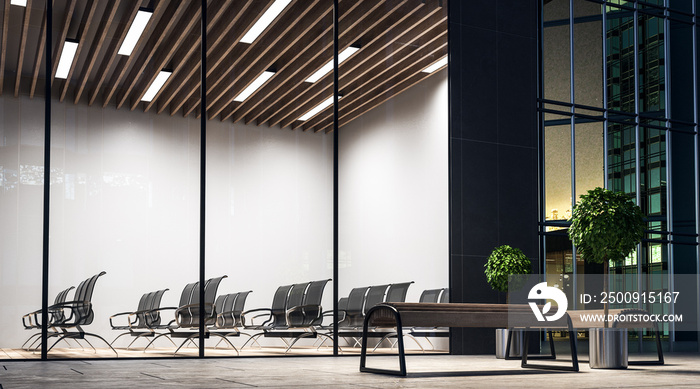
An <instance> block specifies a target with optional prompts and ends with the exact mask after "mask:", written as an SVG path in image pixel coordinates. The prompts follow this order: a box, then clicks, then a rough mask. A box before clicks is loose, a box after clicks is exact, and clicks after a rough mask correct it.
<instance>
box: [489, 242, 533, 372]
mask: <svg viewBox="0 0 700 389" xmlns="http://www.w3.org/2000/svg"><path fill="white" fill-rule="evenodd" d="M484 267H485V268H486V270H485V271H484V273H485V274H486V281H487V282H488V283H489V285H491V287H492V288H493V289H494V290H497V291H499V292H505V293H507V292H508V277H509V276H510V275H516V274H530V273H532V262H531V261H530V259H529V258H528V257H527V256H526V255H525V254H524V253H523V252H522V251H521V250H520V249H517V248H514V247H510V246H508V245H503V246H499V247H496V248H495V249H493V251H492V252H491V255H489V258H488V260H487V261H486V265H484ZM508 336H509V332H508V329H501V328H499V329H497V330H496V358H505V355H506V345H507V344H508V343H507V342H508ZM522 345H523V332H522V331H520V330H519V331H518V333H517V334H515V335H514V336H513V341H512V342H511V347H510V353H509V354H510V355H511V356H520V355H522V354H521V352H522Z"/></svg>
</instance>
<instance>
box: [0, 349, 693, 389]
mask: <svg viewBox="0 0 700 389" xmlns="http://www.w3.org/2000/svg"><path fill="white" fill-rule="evenodd" d="M368 360H369V361H370V362H369V363H371V364H372V365H373V366H375V367H379V365H382V366H381V367H393V366H389V365H393V364H395V363H396V358H395V357H391V356H375V357H370V358H369V359H368ZM369 363H368V364H369ZM407 365H408V371H409V375H408V377H405V378H404V377H392V376H385V375H375V374H368V373H360V372H359V371H358V367H359V358H358V357H356V356H349V357H338V358H333V357H279V358H230V359H214V358H212V359H179V360H174V359H162V360H160V359H159V360H152V359H150V360H105V361H99V360H85V361H48V362H41V361H36V362H34V361H32V362H13V361H0V388H1V389H13V388H72V389H80V388H153V387H179V388H253V387H258V388H483V387H498V388H501V387H502V388H548V387H552V388H566V389H569V388H601V387H614V388H642V387H643V388H658V387H670V386H673V387H688V388H693V387H694V388H697V387H700V354H668V355H666V364H665V365H664V366H631V367H630V368H628V369H627V370H591V369H589V368H588V364H587V363H583V364H581V371H580V372H579V373H568V372H557V371H544V370H533V369H522V368H520V362H519V361H504V360H496V359H495V358H494V357H493V356H450V355H413V356H409V357H408V360H407Z"/></svg>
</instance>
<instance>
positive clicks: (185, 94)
mask: <svg viewBox="0 0 700 389" xmlns="http://www.w3.org/2000/svg"><path fill="white" fill-rule="evenodd" d="M271 4H272V0H269V1H268V3H265V2H262V1H259V0H253V1H252V4H250V5H252V6H253V7H250V8H245V9H243V10H242V11H241V13H239V14H238V15H237V16H240V19H239V22H238V23H235V24H234V26H235V27H236V28H235V29H234V31H233V33H232V34H231V35H230V40H229V41H227V43H228V44H225V45H221V46H220V47H219V48H218V49H217V50H216V51H214V52H213V53H212V54H211V55H210V54H209V53H208V52H207V58H209V57H211V59H212V61H211V63H210V62H209V61H207V80H209V79H211V80H216V78H217V77H220V76H221V74H223V70H220V69H219V65H221V64H222V63H225V60H228V59H229V57H235V55H236V54H235V53H236V52H234V49H236V50H239V51H242V50H243V49H242V48H241V46H242V44H239V40H240V39H241V38H242V37H243V35H244V34H245V33H246V32H247V31H248V29H250V27H251V26H252V25H253V24H254V23H255V22H256V21H257V20H258V18H259V17H260V13H259V12H256V11H255V10H256V9H257V8H260V9H263V8H264V9H266V8H267V6H269V5H271ZM207 51H209V50H207ZM197 66H199V65H197ZM194 70H196V69H194ZM194 70H193V71H194ZM215 72H216V73H215ZM219 73H221V74H219ZM192 77H193V78H196V79H197V80H196V83H195V84H194V85H191V84H189V83H188V85H190V88H188V89H184V90H180V91H179V92H178V97H177V98H175V99H174V102H173V103H172V104H171V107H170V115H174V114H175V113H176V112H177V111H178V110H179V109H180V108H182V106H183V105H184V104H185V102H186V101H187V100H188V99H189V98H190V97H192V96H193V95H194V94H195V93H197V92H198V91H199V87H200V80H199V76H197V75H194V76H192ZM208 87H209V88H211V87H212V86H210V85H208ZM162 109H165V107H163V108H162ZM162 109H161V107H159V108H158V112H159V113H160V112H162Z"/></svg>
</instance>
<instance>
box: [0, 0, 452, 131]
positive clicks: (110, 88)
mask: <svg viewBox="0 0 700 389" xmlns="http://www.w3.org/2000/svg"><path fill="white" fill-rule="evenodd" d="M53 1H54V14H53V28H54V31H53V39H54V41H53V45H52V47H53V49H52V52H53V66H52V69H51V73H50V74H51V77H52V86H53V93H54V98H57V99H59V100H60V101H61V102H65V103H72V104H88V105H93V104H100V105H101V106H103V107H107V106H109V105H111V106H115V107H116V108H118V109H130V110H135V109H139V110H143V111H145V112H152V113H153V114H169V115H183V116H189V115H195V116H197V117H199V115H201V107H200V98H199V86H200V77H201V76H200V71H199V69H200V58H201V54H200V28H201V27H200V23H199V19H200V12H201V10H200V7H199V1H196V0H195V1H188V0H186V1H176V0H150V1H149V0H110V1H100V0H53ZM0 2H2V4H1V5H0V7H1V8H2V9H0V11H1V12H2V14H1V15H0V22H2V26H1V33H2V36H1V38H0V41H1V43H2V52H1V54H0V93H3V92H4V93H13V94H14V96H18V95H19V94H26V95H29V96H30V97H34V96H35V95H39V94H40V93H41V92H42V91H43V88H42V87H41V85H43V82H44V80H45V77H46V70H45V68H44V62H45V60H44V59H43V55H44V53H45V44H46V42H45V39H44V38H45V34H44V28H45V21H46V9H45V4H46V1H44V0H28V1H27V7H26V8H23V7H18V6H11V5H10V0H0ZM272 3H273V0H210V1H209V6H208V20H209V22H208V24H207V38H208V47H207V64H208V69H207V90H208V92H207V107H206V112H207V116H208V118H209V119H210V120H215V119H216V120H222V121H224V120H230V121H233V122H234V123H237V122H242V123H246V124H248V123H253V124H256V125H267V126H280V128H289V129H292V130H294V129H300V130H303V131H307V130H312V131H316V132H318V131H325V132H330V131H332V128H333V127H332V124H333V110H332V107H329V108H327V109H325V110H323V111H322V112H320V113H319V114H317V115H316V116H314V117H312V118H310V119H309V120H306V121H301V120H298V119H299V117H301V116H302V115H303V114H305V113H306V112H308V111H309V110H311V109H312V108H314V107H316V106H317V105H318V104H320V103H321V102H323V101H325V100H327V99H328V98H330V97H331V96H332V93H333V73H332V72H330V73H328V74H327V75H325V76H324V77H323V78H321V79H320V80H318V81H316V82H314V83H308V82H305V80H306V79H307V78H308V77H309V76H310V75H311V74H313V73H314V72H315V71H316V70H318V69H319V68H320V67H321V66H323V65H324V64H326V63H327V62H328V61H330V60H332V58H333V28H332V11H333V9H332V8H333V6H332V1H330V0H292V1H291V3H290V4H289V5H288V6H287V7H286V8H285V9H284V11H283V12H282V13H281V14H280V15H279V16H278V17H277V18H276V19H275V20H274V22H273V23H272V24H271V25H270V27H268V28H267V29H266V30H265V31H264V32H263V33H262V34H261V35H260V36H259V37H258V38H257V39H256V40H255V41H254V42H253V43H252V44H247V43H241V42H239V40H240V39H241V37H242V36H243V35H244V34H245V33H246V32H247V31H248V30H249V28H250V27H251V26H252V25H253V24H254V23H255V22H256V21H257V20H258V18H259V17H260V16H261V15H262V14H263V12H264V11H265V10H266V9H267V8H268V7H269V6H270V5H271V4H272ZM445 4H446V1H442V0H385V1H378V0H340V7H341V13H340V33H339V43H340V51H342V50H344V49H345V48H347V47H349V46H354V47H359V48H360V50H359V51H357V52H356V53H355V54H354V55H352V56H351V57H350V58H349V59H347V60H346V61H345V62H343V63H342V64H341V65H340V94H341V95H342V99H341V100H340V111H339V114H340V123H339V124H340V125H341V126H343V125H345V124H347V123H350V122H351V121H352V120H354V119H355V118H358V117H360V116H361V115H362V114H363V113H364V112H367V111H368V110H370V109H372V108H374V107H376V106H377V105H379V104H381V103H383V102H385V101H387V100H388V99H390V98H392V97H393V96H395V95H397V94H399V93H401V92H403V91H404V90H406V89H408V88H410V87H411V86H413V85H415V84H417V83H419V82H420V81H422V80H423V79H425V78H427V77H429V76H430V75H431V74H428V73H423V72H421V71H422V70H423V69H425V68H426V67H427V66H429V65H431V64H432V63H434V62H436V61H437V60H439V59H441V58H442V57H444V56H446V55H447V9H446V7H445ZM139 7H148V8H150V9H151V10H153V16H152V17H151V20H150V21H149V24H148V26H147V28H146V30H145V31H144V33H143V35H142V36H141V38H140V39H139V42H138V43H137V45H136V48H135V49H134V52H133V53H132V54H131V55H130V56H122V55H118V54H117V51H118V50H119V47H120V46H121V43H122V41H123V39H124V37H125V36H126V33H127V32H128V29H129V27H130V25H131V21H132V20H133V19H134V17H135V15H136V12H137V11H138V9H139ZM66 39H73V40H75V41H77V42H78V43H79V44H78V50H77V54H76V56H75V59H74V61H73V64H72V66H71V69H70V72H69V75H68V79H67V80H62V79H56V78H55V75H56V70H57V67H58V62H59V58H60V56H61V50H62V48H63V42H64V41H65V40H66ZM162 69H168V70H171V71H172V72H173V74H172V76H171V77H170V78H169V79H168V81H167V83H166V84H165V85H164V87H163V88H161V90H160V92H159V93H158V94H157V95H156V97H155V99H153V101H151V102H148V103H146V102H142V101H141V99H142V97H143V96H144V94H145V93H146V90H147V89H148V87H149V86H150V85H151V83H152V82H153V81H154V80H155V78H156V76H157V75H158V73H159V71H160V70H162ZM265 70H273V71H275V72H276V73H275V75H274V76H273V77H272V78H271V79H270V80H269V81H267V82H266V83H265V84H264V85H263V86H262V87H261V88H259V89H258V90H257V91H256V92H255V93H253V94H252V95H251V96H250V97H248V98H247V99H246V100H245V101H243V102H235V101H234V100H233V99H234V97H235V96H236V95H237V94H238V93H239V92H240V91H242V90H244V89H245V88H246V87H247V86H249V85H250V84H251V83H252V82H253V81H254V80H255V79H256V78H257V77H258V76H259V75H260V74H261V73H262V72H263V71H265ZM432 74H435V73H432Z"/></svg>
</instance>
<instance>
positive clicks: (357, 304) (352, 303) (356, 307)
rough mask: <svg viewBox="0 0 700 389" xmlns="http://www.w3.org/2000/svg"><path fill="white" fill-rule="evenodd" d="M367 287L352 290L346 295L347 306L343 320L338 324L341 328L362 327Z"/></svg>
mask: <svg viewBox="0 0 700 389" xmlns="http://www.w3.org/2000/svg"><path fill="white" fill-rule="evenodd" d="M368 290H369V286H364V287H361V288H353V289H352V290H351V291H350V294H349V295H348V304H347V307H346V308H345V313H346V314H345V319H344V320H342V321H341V322H340V323H338V325H339V326H341V327H356V326H358V325H362V323H363V320H364V319H363V317H364V311H363V310H362V308H364V304H365V296H366V295H367V291H368Z"/></svg>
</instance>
